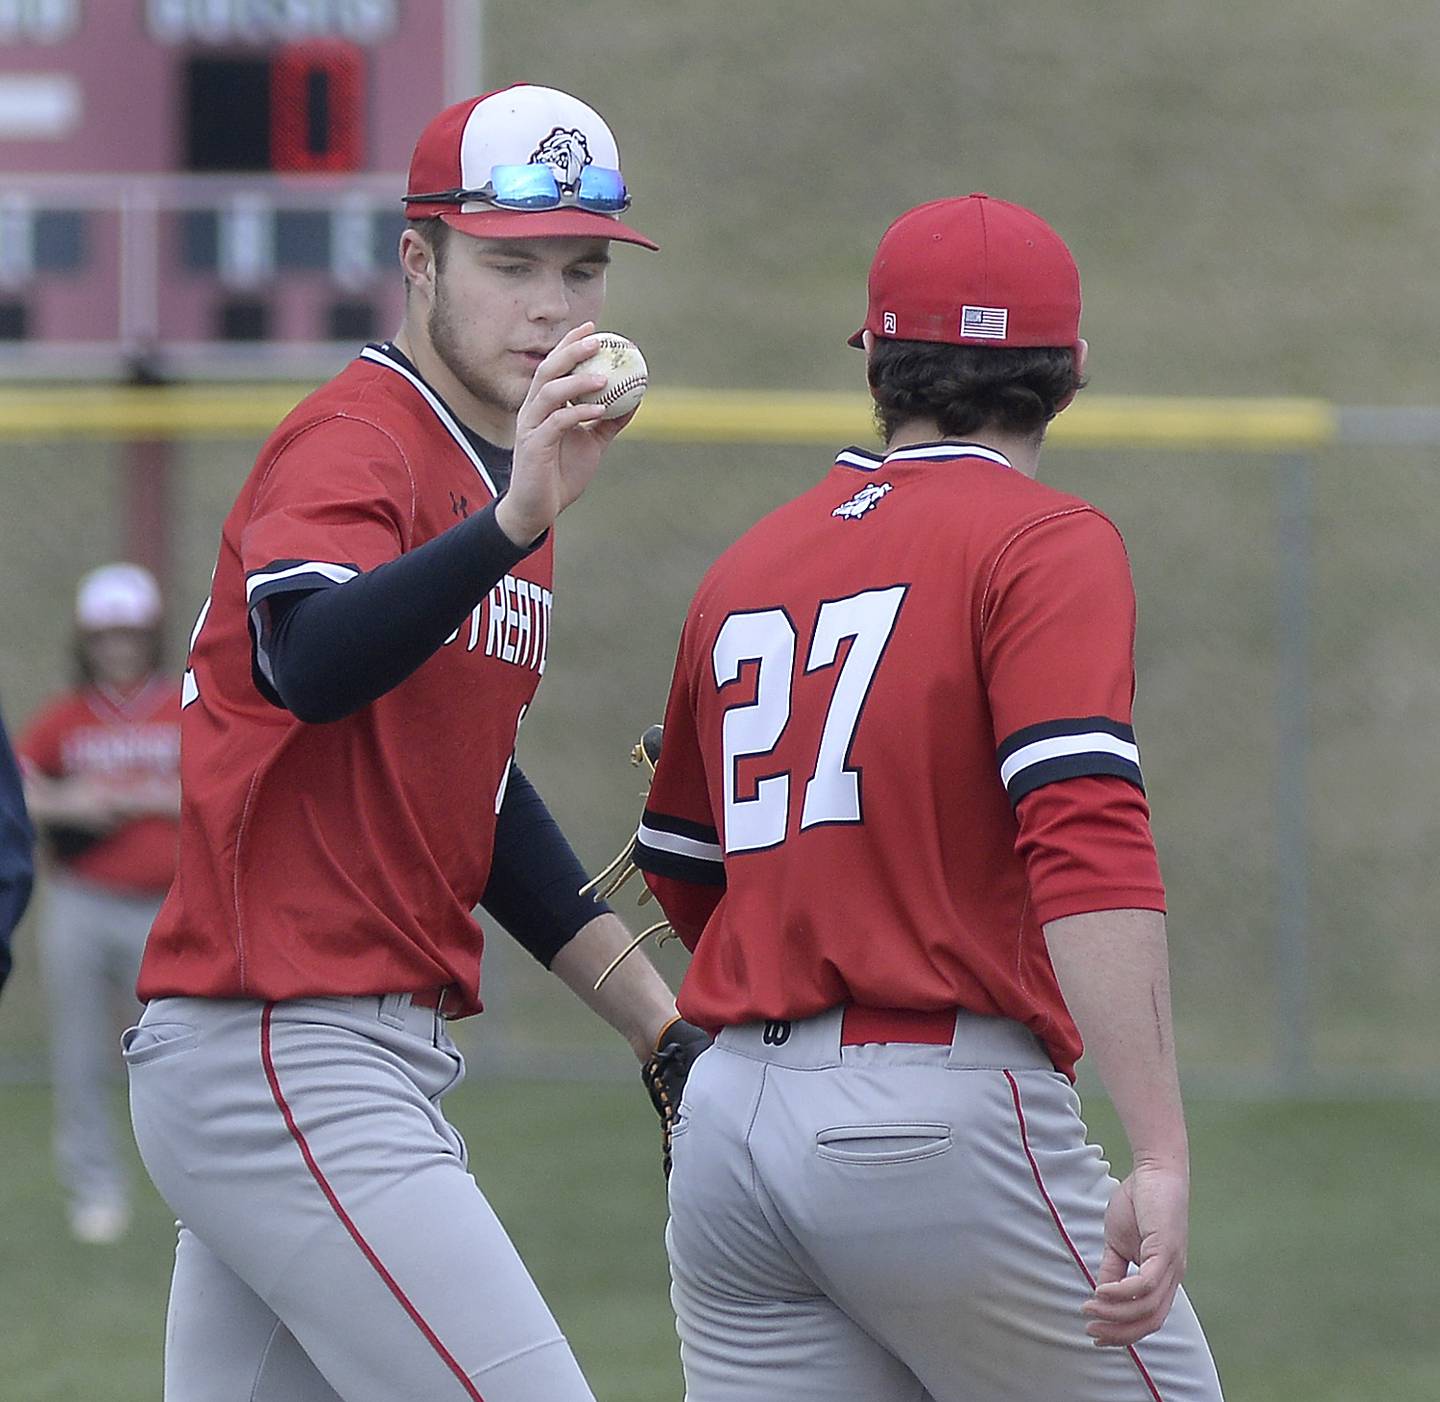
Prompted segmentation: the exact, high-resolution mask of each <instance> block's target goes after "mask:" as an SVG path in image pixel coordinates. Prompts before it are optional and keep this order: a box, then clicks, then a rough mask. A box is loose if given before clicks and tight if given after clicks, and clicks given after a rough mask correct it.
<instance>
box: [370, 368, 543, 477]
mask: <svg viewBox="0 0 1440 1402" xmlns="http://www.w3.org/2000/svg"><path fill="white" fill-rule="evenodd" d="M360 358H361V359H362V360H369V361H373V362H374V363H375V364H376V365H384V366H385V367H386V368H387V369H390V370H393V371H395V373H396V374H397V375H401V376H403V377H404V378H405V379H407V380H409V381H410V383H411V384H412V385H414V386H415V388H416V389H417V390H419V391H420V395H421V397H422V398H423V399H424V400H425V402H426V403H427V404H428V405H429V406H430V408H431V409H432V410H433V411H434V414H435V417H436V418H437V419H439V420H440V422H441V424H442V425H443V426H444V428H445V431H446V432H447V433H449V435H450V436H451V437H452V438H453V439H454V440H455V441H456V443H458V444H459V445H460V447H461V448H462V449H463V450H464V452H465V455H466V457H468V458H469V459H470V461H471V462H472V463H474V465H475V470H476V471H477V472H478V473H479V474H480V477H481V480H482V481H484V483H485V485H486V486H487V487H489V489H490V495H491V496H493V497H498V496H500V495H501V493H502V492H504V491H505V489H506V488H507V487H508V486H509V485H510V464H511V461H512V460H513V458H514V450H513V449H510V448H502V447H500V445H499V444H498V443H492V442H491V441H490V440H489V439H488V438H482V437H481V436H480V435H479V434H478V433H476V432H475V430H474V429H472V428H470V427H469V426H468V425H466V424H464V423H462V422H461V421H460V419H459V418H458V417H457V416H456V414H455V411H454V410H453V409H451V407H450V406H449V405H448V404H447V403H446V402H445V401H444V400H443V399H442V398H441V397H440V396H439V395H438V394H437V393H436V392H435V390H434V389H432V388H431V386H430V384H429V382H428V381H427V380H426V379H425V377H424V376H423V375H422V374H421V373H420V372H419V371H418V370H417V369H416V368H415V366H414V364H413V363H412V362H411V360H410V358H409V356H407V355H406V354H405V353H404V352H403V351H402V350H401V349H400V348H399V347H398V346H397V345H396V344H395V343H394V341H381V342H372V343H371V344H370V345H367V346H366V347H365V348H364V349H363V350H362V351H361V352H360Z"/></svg>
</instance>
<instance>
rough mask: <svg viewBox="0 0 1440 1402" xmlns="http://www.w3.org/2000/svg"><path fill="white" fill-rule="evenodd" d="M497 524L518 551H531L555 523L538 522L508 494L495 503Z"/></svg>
mask: <svg viewBox="0 0 1440 1402" xmlns="http://www.w3.org/2000/svg"><path fill="white" fill-rule="evenodd" d="M495 524H496V525H497V526H499V527H500V529H501V530H502V531H503V532H504V533H505V537H506V539H508V540H509V542H510V543H511V544H512V545H513V546H515V548H516V549H517V550H530V549H532V548H533V547H534V546H535V545H536V544H538V542H539V540H540V537H541V536H543V535H544V534H545V532H546V531H548V530H549V529H550V527H551V526H552V525H553V524H554V523H553V522H552V521H537V519H536V517H535V516H534V514H533V513H531V512H527V511H526V510H525V508H524V507H523V506H521V505H520V504H519V503H517V502H516V501H515V500H514V498H513V497H512V496H511V495H510V493H508V492H507V493H506V494H505V495H504V496H503V497H501V498H500V500H499V501H497V502H496V503H495Z"/></svg>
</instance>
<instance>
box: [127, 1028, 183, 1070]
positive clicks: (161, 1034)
mask: <svg viewBox="0 0 1440 1402" xmlns="http://www.w3.org/2000/svg"><path fill="white" fill-rule="evenodd" d="M199 1041H200V1032H199V1029H198V1028H195V1027H192V1026H191V1025H190V1024H189V1023H187V1022H147V1023H142V1024H140V1025H139V1026H136V1027H129V1028H126V1030H125V1032H124V1035H122V1036H121V1038H120V1054H121V1055H122V1056H123V1057H124V1058H125V1064H126V1065H127V1066H144V1065H145V1064H146V1063H147V1062H151V1061H159V1060H160V1059H161V1058H162V1057H167V1056H179V1055H180V1053H181V1052H187V1051H190V1050H192V1049H193V1048H194V1047H195V1046H196V1045H197V1044H198V1043H199Z"/></svg>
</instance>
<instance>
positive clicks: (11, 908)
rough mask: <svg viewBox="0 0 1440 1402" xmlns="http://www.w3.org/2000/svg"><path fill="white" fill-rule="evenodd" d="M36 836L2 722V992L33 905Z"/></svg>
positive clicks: (0, 899) (0, 918)
mask: <svg viewBox="0 0 1440 1402" xmlns="http://www.w3.org/2000/svg"><path fill="white" fill-rule="evenodd" d="M34 849H35V833H34V830H33V828H32V827H31V826H30V818H29V815H28V814H27V813H26V811H25V790H24V789H23V787H22V786H21V783H20V771H19V769H18V768H17V767H16V764H15V754H14V751H13V750H11V748H10V740H9V737H8V736H7V735H6V734H5V725H4V722H3V721H0V988H3V987H4V986H5V980H6V978H8V977H9V974H10V936H11V935H12V934H13V933H14V931H15V927H16V925H18V924H19V923H20V917H21V916H22V915H24V914H25V907H26V905H27V904H28V903H29V901H30V887H31V882H32V881H33V879H34V875H35V855H34Z"/></svg>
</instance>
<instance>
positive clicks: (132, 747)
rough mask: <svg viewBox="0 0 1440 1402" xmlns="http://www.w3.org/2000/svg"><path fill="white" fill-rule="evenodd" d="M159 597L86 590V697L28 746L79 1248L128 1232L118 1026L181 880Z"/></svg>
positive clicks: (173, 718)
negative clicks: (150, 940) (118, 1124)
mask: <svg viewBox="0 0 1440 1402" xmlns="http://www.w3.org/2000/svg"><path fill="white" fill-rule="evenodd" d="M161 614H162V606H161V597H160V589H159V587H158V586H157V584H156V582H155V579H154V577H153V576H152V575H151V574H150V573H149V571H148V570H145V569H143V568H141V567H140V566H139V565H131V564H111V565H104V566H102V567H100V568H99V569H96V570H93V571H91V572H90V573H89V574H87V575H86V576H85V577H84V578H83V579H82V580H81V581H80V586H79V590H78V593H77V596H76V607H75V627H76V633H75V667H76V685H75V686H74V687H73V688H71V689H70V690H67V691H64V692H62V693H61V694H59V695H57V696H55V697H52V698H51V699H50V700H49V701H48V702H46V703H45V704H44V705H43V706H42V707H41V708H40V710H39V711H38V713H37V714H36V715H35V716H34V717H33V718H32V719H31V721H30V723H29V725H28V726H27V727H26V728H25V730H24V732H23V733H22V734H21V735H20V737H19V739H18V742H17V746H16V748H17V751H18V754H19V759H20V766H21V769H22V771H23V773H24V780H25V796H26V799H27V800H28V803H29V808H30V812H31V815H32V816H33V818H34V820H35V823H36V824H37V825H38V827H39V829H40V832H41V835H42V837H43V840H44V848H45V849H46V851H47V852H48V856H49V859H50V860H49V866H48V871H47V880H46V890H45V902H44V908H43V912H42V916H41V922H40V935H39V939H40V949H41V965H42V970H43V973H44V978H45V984H46V988H47V992H48V995H49V1000H50V1024H51V1060H52V1068H53V1072H52V1074H53V1077H54V1097H55V1153H56V1160H57V1165H58V1169H59V1173H60V1178H61V1182H62V1183H63V1185H64V1188H65V1191H66V1193H67V1195H68V1198H69V1213H70V1229H71V1231H72V1233H73V1234H74V1235H75V1237H76V1238H77V1239H78V1240H80V1241H85V1242H92V1243H97V1244H98V1243H106V1242H113V1241H117V1240H118V1239H119V1238H120V1237H122V1236H123V1235H124V1234H125V1231H126V1228H127V1227H128V1226H129V1220H130V1208H129V1189H128V1183H127V1173H126V1171H125V1167H124V1163H123V1160H122V1157H121V1154H120V1150H119V1147H118V1142H117V1137H116V1133H115V1128H114V1123H113V1118H112V1115H111V1106H110V1097H111V1084H112V1080H113V1077H114V1073H115V1071H116V1070H117V1068H118V1065H119V1062H118V1058H117V1055H116V1036H117V1033H116V1022H117V1019H118V1018H119V1017H120V1016H121V1009H122V1000H123V1011H124V1014H125V1015H126V1016H131V1017H133V1014H134V1012H135V1011H136V1009H137V1007H138V1005H137V1004H136V1003H135V979H136V977H137V975H138V973H139V969H140V955H141V952H142V951H143V949H144V946H145V937H146V935H147V934H148V933H149V930H150V925H151V922H152V921H153V920H154V919H155V913H156V911H158V910H159V908H160V902H161V899H162V898H163V897H164V895H165V891H166V888H167V887H168V886H169V885H170V880H171V878H172V877H173V876H174V874H175V843H176V832H177V818H178V814H179V806H180V779H179V765H180V687H179V684H178V682H176V681H173V680H171V678H170V677H168V676H164V675H162V674H161V673H160V670H159V664H160V651H161V635H160V625H161Z"/></svg>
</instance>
